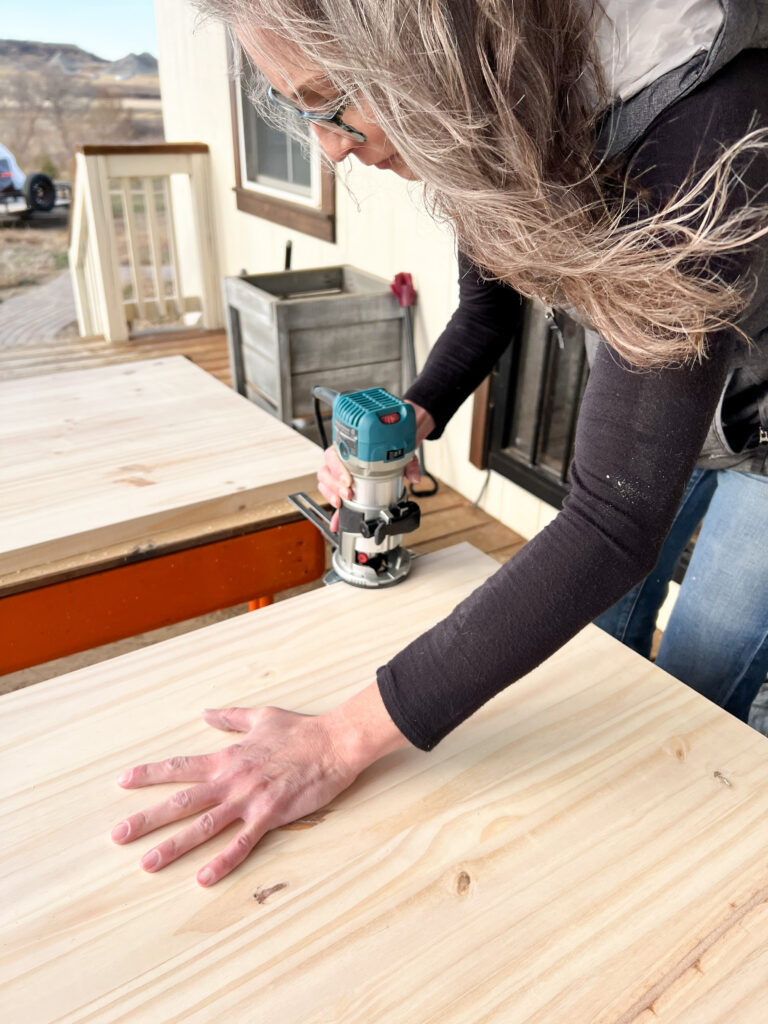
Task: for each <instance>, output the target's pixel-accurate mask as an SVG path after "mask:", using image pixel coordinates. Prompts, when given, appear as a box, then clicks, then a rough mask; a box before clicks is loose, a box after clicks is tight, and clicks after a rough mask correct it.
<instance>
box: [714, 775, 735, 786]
mask: <svg viewBox="0 0 768 1024" xmlns="http://www.w3.org/2000/svg"><path fill="white" fill-rule="evenodd" d="M713 778H715V779H717V781H718V782H720V783H722V785H723V786H728V788H729V789H730V788H731V787H732V786H733V783H732V782H731V780H730V779H729V778H728V777H727V776H725V775H723V773H722V772H720V771H717V772H713Z"/></svg>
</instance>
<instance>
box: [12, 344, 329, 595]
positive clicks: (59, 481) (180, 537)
mask: <svg viewBox="0 0 768 1024" xmlns="http://www.w3.org/2000/svg"><path fill="white" fill-rule="evenodd" d="M319 460H320V455H319V451H318V449H317V447H316V446H315V445H314V444H312V443H311V442H310V441H308V440H306V439H305V438H303V437H301V436H300V435H299V434H297V433H296V432H295V431H293V430H291V429H290V428H289V427H288V426H286V425H285V424H283V423H281V422H279V421H278V420H276V419H275V418H274V417H272V416H269V415H268V414H267V413H265V412H263V411H262V410H261V409H258V408H257V407H256V406H255V405H253V404H252V403H250V402H248V401H247V400H246V399H244V398H243V397H241V396H240V395H237V394H235V392H233V391H232V390H231V389H230V388H227V387H226V386H224V385H223V384H222V383H220V382H219V381H217V380H214V379H213V378H212V377H211V376H210V375H209V374H207V373H205V372H204V371H203V370H201V369H199V368H198V367H197V366H195V365H194V364H193V363H191V362H190V361H189V360H187V359H184V358H183V357H182V356H175V357H170V358H166V359H153V360H148V361H146V362H134V363H128V364H124V365H118V366H105V367H100V368H96V369H88V370H80V371H76V372H73V373H59V374H49V375H47V376H41V377H33V378H28V379H20V380H13V381H6V382H4V383H2V384H0V478H1V479H2V481H3V501H2V504H1V505H0V593H3V592H9V591H11V590H13V589H14V588H15V589H18V588H19V587H22V586H29V585H30V583H33V584H35V585H40V583H42V582H51V581H52V580H54V579H61V578H62V577H66V576H67V575H68V574H69V575H73V574H74V575H76V574H77V572H78V571H80V570H88V571H91V570H93V569H95V568H100V569H103V568H106V567H108V566H110V565H112V564H117V562H119V560H120V559H121V558H125V557H126V556H135V555H137V554H138V555H143V554H146V553H157V552H159V551H161V550H164V551H167V550H173V549H174V545H175V546H176V548H178V547H180V546H181V547H183V546H190V545H194V544H196V543H200V542H201V540H202V539H209V538H219V537H223V536H230V535H232V534H233V532H237V531H238V530H242V529H246V528H248V527H249V526H252V525H253V523H254V522H255V521H258V520H259V519H260V518H261V519H264V517H265V516H266V517H267V518H268V519H269V520H270V522H273V521H275V517H279V516H281V515H282V516H283V517H284V516H285V515H286V514H287V512H288V509H289V506H287V505H285V504H282V503H281V504H279V505H278V506H277V507H276V505H275V503H276V502H282V500H283V499H284V498H285V495H286V494H288V493H290V492H291V491H294V490H304V489H313V488H314V487H315V486H316V483H315V473H316V470H317V466H318V464H319Z"/></svg>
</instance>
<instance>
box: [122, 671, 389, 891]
mask: <svg viewBox="0 0 768 1024" xmlns="http://www.w3.org/2000/svg"><path fill="white" fill-rule="evenodd" d="M204 718H205V720H206V721H207V722H208V724H209V725H212V726H214V727H215V728H217V729H227V730H234V731H236V732H239V733H241V734H242V735H241V738H240V742H238V743H235V744H234V745H233V746H230V747H226V748H225V749H224V750H220V751H218V752H217V753H215V754H201V755H195V756H190V757H172V758H169V759H168V760H166V761H158V762H156V763H153V764H143V765H139V766H138V767H136V768H133V769H130V770H129V771H126V772H123V774H122V775H120V777H119V778H118V780H117V781H118V783H119V784H120V785H121V786H123V787H124V788H126V789H136V788H140V787H143V786H151V785H154V784H156V783H161V782H162V783H165V782H181V783H196V785H193V786H191V787H189V788H186V789H180V790H179V791H178V792H176V793H174V794H173V796H170V797H168V799H166V800H163V801H162V802H161V803H158V804H155V805H154V806H152V807H150V808H149V809H148V810H146V811H141V812H140V813H138V814H132V815H130V817H128V818H126V819H125V821H122V822H120V824H119V825H117V826H116V827H115V828H114V829H113V830H112V839H113V840H114V841H115V842H116V843H120V844H123V843H130V842H132V841H133V840H134V839H138V838H139V837H140V836H145V835H147V834H148V833H150V832H153V831H154V830H155V829H157V828H161V827H162V826H163V825H168V824H169V823H171V822H174V821H182V820H183V819H185V818H188V817H190V816H191V815H193V814H198V813H199V812H203V813H202V814H201V815H200V817H198V818H197V820H196V821H194V822H192V823H191V824H188V825H186V826H185V827H184V828H182V829H181V830H180V831H179V832H177V833H176V835H175V836H173V837H172V838H170V839H165V840H163V841H162V842H161V843H159V844H158V845H157V846H156V847H154V849H152V850H150V851H149V852H148V853H146V854H145V855H144V856H143V857H142V859H141V866H142V867H143V868H144V870H145V871H159V870H160V869H161V868H164V867H165V866H166V865H167V864H171V863H172V862H173V861H175V860H177V859H178V858H179V857H181V856H182V855H183V854H185V853H187V852H188V851H189V850H192V849H194V848H195V847H196V846H200V845H202V844H203V843H204V842H206V841H207V840H208V839H211V838H212V837H213V836H215V835H217V834H218V833H219V832H221V831H222V830H223V829H225V828H226V827H227V825H229V824H231V823H232V822H233V821H237V820H240V821H242V822H243V825H244V827H243V828H242V829H241V830H240V832H238V834H237V835H236V836H235V838H234V839H232V840H231V841H230V842H229V843H228V844H227V845H226V846H225V847H224V849H223V851H222V852H221V853H219V854H217V855H216V856H215V857H214V858H213V859H212V860H211V861H209V862H208V863H207V864H206V865H205V867H203V868H202V869H201V870H200V871H199V872H198V873H197V880H198V882H199V883H200V884H201V885H204V886H208V885H213V884H215V883H216V882H218V881H219V880H220V879H222V878H224V876H225V875H228V874H229V873H230V871H232V870H234V868H236V867H237V865H238V864H240V863H241V862H242V861H244V860H245V858H246V857H247V856H248V854H249V853H250V852H251V850H252V849H253V848H254V846H256V844H257V843H258V841H259V840H260V839H261V837H262V836H263V835H264V834H265V833H266V832H268V831H270V830H271V829H273V828H277V827H278V826H280V825H285V824H288V823H289V822H291V821H296V820H297V819H298V818H303V817H304V816H305V815H307V814H311V813H312V812H313V811H316V810H317V809H318V808H320V807H324V806H325V805H326V804H328V803H330V801H331V800H333V798H334V797H336V796H338V794H339V793H341V792H342V791H343V790H345V789H346V788H347V787H348V786H349V785H351V783H352V782H353V781H354V780H355V778H356V777H357V775H358V774H359V773H360V772H361V771H362V770H363V768H365V767H367V765H369V764H371V763H373V761H375V760H376V759H377V758H378V757H380V756H382V755H383V754H384V753H388V752H389V751H391V750H395V749H397V748H398V747H400V746H404V745H405V744H406V742H407V741H406V740H405V737H404V736H403V735H402V734H401V733H400V732H399V730H398V729H397V728H396V727H395V725H394V724H393V723H392V720H391V719H390V718H389V715H388V714H387V712H386V709H385V708H384V705H383V703H382V702H381V697H380V696H379V694H378V688H377V687H376V686H375V684H374V685H373V686H372V687H368V689H367V690H364V691H362V693H360V694H358V695H357V696H356V697H354V698H352V700H350V701H347V702H346V704H343V705H340V706H339V707H338V708H336V709H335V710H334V711H332V712H330V713H328V714H326V715H320V716H313V715H299V714H295V713H294V712H291V711H282V710H280V709H279V708H258V709H257V708H230V709H228V710H224V711H205V712H204Z"/></svg>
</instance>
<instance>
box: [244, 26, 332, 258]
mask: <svg viewBox="0 0 768 1024" xmlns="http://www.w3.org/2000/svg"><path fill="white" fill-rule="evenodd" d="M228 46H229V48H230V53H229V57H230V64H231V62H232V61H233V60H234V59H236V55H235V54H234V53H233V51H232V48H231V43H228ZM230 107H231V114H232V142H233V146H234V153H235V196H236V199H237V208H238V210H242V211H243V213H250V214H253V216H254V217H261V218H263V219H264V220H270V221H273V222H274V223H275V224H282V225H284V226H285V227H289V228H292V229H293V230H294V231H301V232H303V233H304V234H306V235H313V236H314V237H315V238H322V239H323V241H325V242H335V241H336V199H335V185H334V175H333V171H332V170H331V169H330V168H329V167H327V166H326V164H325V163H324V162H323V161H322V160H321V159H320V154H319V151H318V148H317V145H316V144H313V145H312V146H311V148H310V154H309V156H307V154H306V153H305V152H304V151H303V150H302V147H301V146H300V145H299V143H298V142H296V140H295V139H292V138H291V137H290V136H288V135H286V134H285V133H284V132H281V131H279V129H277V128H275V127H274V126H273V125H271V124H268V123H267V122H266V121H265V120H264V119H263V118H262V117H260V116H259V114H258V112H257V111H256V110H255V109H254V108H253V106H252V105H251V104H250V103H249V101H248V98H247V97H246V96H245V95H244V93H243V90H242V87H241V85H240V81H239V79H238V77H237V76H233V78H232V80H231V82H230Z"/></svg>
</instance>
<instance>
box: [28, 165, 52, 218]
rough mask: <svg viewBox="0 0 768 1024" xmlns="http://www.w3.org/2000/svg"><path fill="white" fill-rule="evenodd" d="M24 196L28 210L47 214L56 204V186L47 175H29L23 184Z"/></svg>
mask: <svg viewBox="0 0 768 1024" xmlns="http://www.w3.org/2000/svg"><path fill="white" fill-rule="evenodd" d="M24 196H25V198H26V200H27V206H28V207H29V208H30V210H40V211H42V212H43V213H47V212H48V210H52V209H53V205H54V203H55V202H56V186H55V185H54V184H53V182H52V181H51V179H50V178H49V177H48V175H47V174H42V173H40V172H38V173H37V174H29V175H27V180H26V181H25V182H24Z"/></svg>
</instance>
